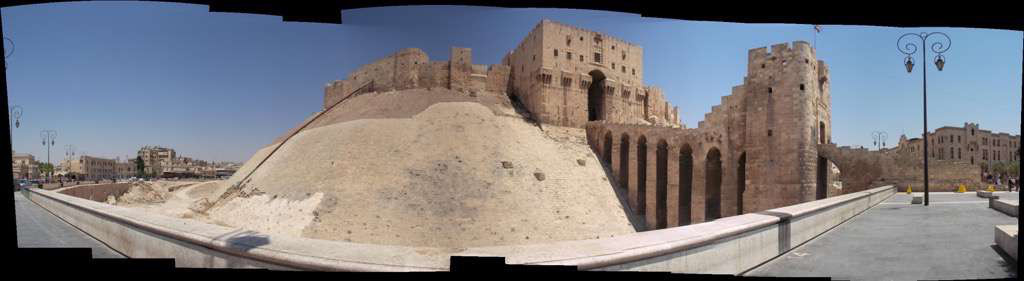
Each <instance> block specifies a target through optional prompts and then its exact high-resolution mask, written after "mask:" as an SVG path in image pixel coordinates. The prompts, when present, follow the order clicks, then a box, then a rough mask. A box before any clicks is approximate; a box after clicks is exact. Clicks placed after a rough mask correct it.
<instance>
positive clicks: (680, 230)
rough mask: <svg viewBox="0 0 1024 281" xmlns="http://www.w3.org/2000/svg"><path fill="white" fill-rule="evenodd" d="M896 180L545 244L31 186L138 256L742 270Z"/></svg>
mask: <svg viewBox="0 0 1024 281" xmlns="http://www.w3.org/2000/svg"><path fill="white" fill-rule="evenodd" d="M895 192H896V189H895V188H894V187H892V186H885V187H879V188H875V189H871V190H866V191H862V192H857V193H852V194H846V195H841V196H836V197H832V198H827V199H822V200H817V201H813V202H807V203H803V204H798V205H793V206H788V207H784V208H778V209H772V210H768V211H764V212H759V213H751V214H745V215H740V216H733V217H726V218H722V219H718V220H715V221H711V222H706V223H700V224H694V225H688V226H682V227H674V228H668V229H662V230H655V231H647V232H640V233H635V234H630V235H625V236H619V237H613V238H604V239H591V240H576V241H561V242H552V243H545V244H533V245H514V246H494V247H477V248H469V249H442V248H428V247H403V246H387V245H370V244H359V243H349V242H342V241H327V240H316V239H306V238H299V237H279V236H267V235H263V234H260V233H256V232H252V231H244V230H239V229H232V228H227V227H222V226H217V225H211V224H206V223H202V222H198V221H194V220H187V219H178V218H171V217H164V216H160V215H156V214H151V213H146V212H144V211H141V210H136V209H129V208H123V207H118V206H112V205H107V204H102V203H97V202H93V201H89V200H86V199H82V198H77V197H72V196H68V195H64V194H60V193H57V192H52V191H45V190H28V191H26V196H27V197H28V198H29V199H30V200H31V201H33V202H35V203H36V204H39V205H40V206H42V207H43V208H45V209H47V210H49V211H50V212H52V213H54V214H55V215H57V216H58V217H60V218H62V219H64V220H65V221H67V222H68V223H70V224H72V225H75V226H76V227H78V228H79V229H82V230H83V231H85V232H87V233H88V234H89V235H91V236H93V237H96V238H97V239H99V240H100V241H103V242H104V243H105V244H107V245H109V246H110V247H111V248H113V249H114V250H117V251H118V252H121V253H122V254H124V255H126V256H129V257H132V258H174V259H175V261H176V265H177V266H179V267H231V268H247V267H257V268H271V269H301V270H330V271H443V270H447V269H448V261H449V259H450V257H451V256H501V257H506V261H507V262H508V263H510V264H540V265H573V266H577V267H578V268H579V269H581V270H630V271H671V272H685V273H717V274H740V273H742V272H744V271H747V270H749V269H751V268H753V267H755V266H757V265H759V264H761V263H764V262H766V261H768V260H770V259H772V258H775V257H777V256H779V255H781V254H783V253H785V252H786V251H789V250H790V249H793V248H794V247H797V246H799V245H800V244H802V243H805V242H807V241H808V240H810V239H811V238H813V237H815V236H817V235H820V234H821V233H823V232H825V231H827V230H828V229H831V228H832V227H835V226H837V225H839V224H840V223H842V222H844V221H846V220H848V219H850V218H851V217H853V216H855V215H857V214H859V213H861V212H863V211H864V210H867V209H868V208H870V207H872V206H874V205H876V204H878V203H879V202H881V201H883V200H885V199H886V198H888V197H889V196H891V195H892V194H894V193H895Z"/></svg>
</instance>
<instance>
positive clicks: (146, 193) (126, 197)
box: [108, 182, 169, 205]
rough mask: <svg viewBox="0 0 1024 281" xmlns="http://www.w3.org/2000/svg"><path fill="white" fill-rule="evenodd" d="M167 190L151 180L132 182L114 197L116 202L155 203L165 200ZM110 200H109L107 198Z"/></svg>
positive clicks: (125, 203)
mask: <svg viewBox="0 0 1024 281" xmlns="http://www.w3.org/2000/svg"><path fill="white" fill-rule="evenodd" d="M168 193H169V191H168V190H167V188H166V187H164V186H163V185H161V184H157V183H151V182H137V183H132V186H131V187H129V188H128V192H125V193H124V194H123V195H121V196H120V197H117V198H116V202H117V203H116V204H119V205H130V204H156V203H163V202H165V201H167V197H168ZM108 201H110V200H108Z"/></svg>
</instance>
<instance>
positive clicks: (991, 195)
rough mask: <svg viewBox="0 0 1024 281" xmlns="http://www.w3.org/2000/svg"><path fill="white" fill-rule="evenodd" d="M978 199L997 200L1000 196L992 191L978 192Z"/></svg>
mask: <svg viewBox="0 0 1024 281" xmlns="http://www.w3.org/2000/svg"><path fill="white" fill-rule="evenodd" d="M978 197H981V198H995V199H999V196H998V195H995V194H994V193H993V192H991V191H984V190H978Z"/></svg>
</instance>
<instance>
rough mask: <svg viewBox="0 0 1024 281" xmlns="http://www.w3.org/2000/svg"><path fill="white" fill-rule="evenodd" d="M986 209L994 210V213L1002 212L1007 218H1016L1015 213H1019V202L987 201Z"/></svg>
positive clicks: (1005, 200)
mask: <svg viewBox="0 0 1024 281" xmlns="http://www.w3.org/2000/svg"><path fill="white" fill-rule="evenodd" d="M988 207H989V208H992V209H996V211H1000V212H1003V213H1004V214H1006V215H1008V216H1011V217H1017V212H1018V211H1020V201H1017V200H1007V199H989V200H988Z"/></svg>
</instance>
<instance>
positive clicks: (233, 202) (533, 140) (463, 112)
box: [187, 89, 635, 248]
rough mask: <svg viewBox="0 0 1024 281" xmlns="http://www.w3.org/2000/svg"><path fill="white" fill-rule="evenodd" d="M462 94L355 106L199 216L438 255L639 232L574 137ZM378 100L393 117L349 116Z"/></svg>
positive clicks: (576, 132)
mask: <svg viewBox="0 0 1024 281" xmlns="http://www.w3.org/2000/svg"><path fill="white" fill-rule="evenodd" d="M459 95H461V94H457V93H454V92H451V91H448V90H444V89H441V90H437V89H435V90H433V91H431V92H427V91H426V90H411V91H400V92H392V93H382V94H373V95H366V96H360V97H357V98H359V100H355V101H353V102H352V104H344V106H339V107H337V108H335V109H334V110H332V112H327V113H325V116H323V117H322V118H320V119H318V120H317V121H314V123H313V124H311V126H309V127H307V128H306V129H304V130H302V131H301V132H300V133H298V134H297V135H295V136H294V137H293V138H291V139H290V140H288V141H287V142H285V144H284V145H283V146H281V148H280V149H279V150H278V151H277V152H276V153H274V154H273V155H272V156H271V157H270V158H269V159H268V160H267V161H266V163H264V164H263V165H262V166H261V167H260V168H259V169H257V170H256V172H255V173H253V175H252V176H251V177H250V178H249V180H247V181H246V183H244V184H242V185H240V186H241V188H240V191H238V192H236V191H235V190H231V192H229V193H228V194H229V195H232V196H225V197H224V198H227V199H226V200H223V201H222V202H219V203H218V204H217V205H216V206H215V207H213V208H212V209H210V210H208V211H207V214H208V219H209V220H211V221H215V222H217V223H221V224H226V225H233V226H238V227H241V228H246V229H251V230H256V231H261V232H266V233H272V234H285V235H301V236H305V237H310V238H317V239H329V240H342V241H353V242H360V243H374V244H390V245H409V246H431V247H447V248H461V247H472V246H487V245H507V244H527V243H539V242H545V241H557V240H576V239H593V238H599V237H609V236H614V235H620V234H625V233H632V232H635V231H634V228H633V226H632V224H631V223H630V222H629V220H628V219H627V217H626V212H625V211H624V208H623V206H622V201H621V200H620V197H618V196H617V195H616V194H615V191H614V190H613V188H612V186H611V184H610V183H609V182H608V179H607V178H606V175H605V171H604V169H603V168H602V167H601V165H600V164H599V163H598V162H597V161H598V160H597V158H596V156H595V155H594V154H593V153H592V152H591V151H590V149H589V147H588V146H587V144H586V143H585V140H584V139H585V138H584V132H583V130H581V129H565V128H563V129H561V130H551V131H552V132H550V133H545V132H544V131H541V130H540V128H538V127H537V126H536V125H534V124H531V123H528V122H526V121H524V120H523V118H522V117H521V116H519V115H517V114H516V112H515V110H513V109H512V107H511V106H510V104H509V103H508V101H507V99H504V100H502V98H501V97H497V96H487V97H468V96H462V97H461V98H455V97H459ZM438 96H440V97H443V98H436V97H438ZM488 99H489V100H488ZM432 100H435V101H437V102H431V101H432ZM453 100H454V101H453ZM459 100H464V101H459ZM403 101H407V102H406V104H405V105H402V104H403ZM346 103H347V102H346ZM375 104H379V105H381V106H382V107H384V108H385V109H384V111H388V112H389V113H388V114H378V115H373V114H368V115H369V116H371V117H375V118H363V119H360V118H358V116H352V113H351V112H349V111H347V110H348V109H350V108H357V109H353V110H365V108H366V107H367V106H370V105H375ZM335 111H337V112H335ZM324 120H329V121H330V122H328V121H324ZM314 125H315V126H314ZM556 132H557V133H556ZM549 134H552V135H549ZM554 134H557V135H554ZM279 140H280V139H279ZM273 147H274V145H271V146H268V147H266V148H264V149H262V150H260V151H259V152H258V153H256V155H254V157H253V158H252V159H250V160H249V162H247V163H246V164H245V165H244V166H243V167H242V168H241V169H240V170H239V171H238V172H237V173H236V174H235V175H234V176H233V177H232V178H231V179H229V180H227V181H226V182H224V183H222V184H217V185H210V186H207V187H206V188H204V190H203V191H199V190H190V191H188V192H187V193H189V194H190V193H196V194H198V193H202V194H204V196H207V197H209V198H214V197H217V198H220V197H221V195H222V193H224V191H225V190H228V189H229V188H228V187H230V186H232V185H233V184H236V183H238V182H239V181H240V180H241V179H242V178H244V176H245V174H247V173H248V172H249V171H251V170H252V169H253V168H254V167H255V166H256V164H257V163H258V162H259V161H260V160H262V159H263V157H265V155H266V154H267V153H269V152H270V151H271V150H272V149H273ZM503 162H506V163H504V164H503Z"/></svg>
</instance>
